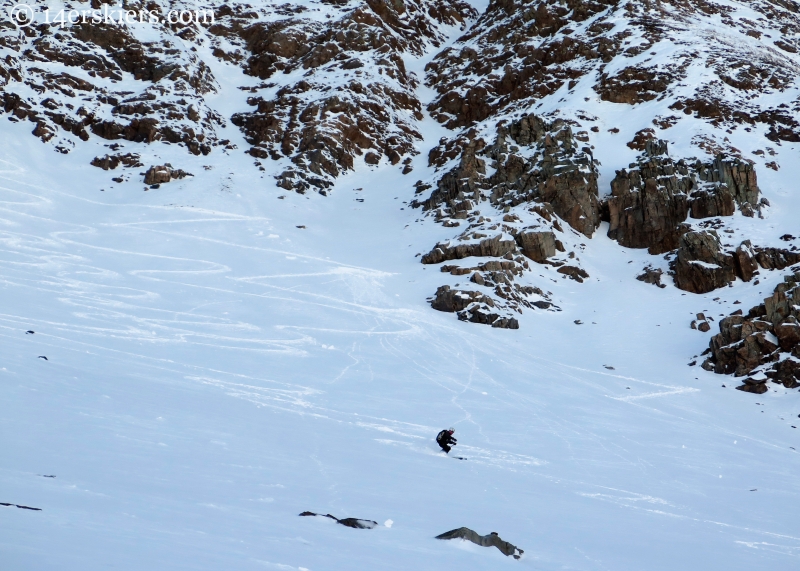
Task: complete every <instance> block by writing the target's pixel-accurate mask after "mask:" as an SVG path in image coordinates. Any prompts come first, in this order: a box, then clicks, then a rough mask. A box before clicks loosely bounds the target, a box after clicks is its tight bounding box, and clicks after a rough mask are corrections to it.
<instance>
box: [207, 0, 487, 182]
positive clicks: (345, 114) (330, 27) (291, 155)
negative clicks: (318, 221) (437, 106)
mask: <svg viewBox="0 0 800 571" xmlns="http://www.w3.org/2000/svg"><path fill="white" fill-rule="evenodd" d="M329 4H330V5H331V7H330V8H329V10H330V12H331V13H330V14H329V19H327V20H323V19H321V18H307V19H303V18H302V17H301V18H297V17H287V18H282V19H278V20H276V21H267V22H264V21H257V22H252V21H251V20H249V18H248V16H247V14H246V13H245V14H240V13H235V12H233V11H232V10H231V9H228V10H226V11H225V12H224V13H223V14H221V18H220V19H219V20H218V21H217V22H216V23H215V25H214V26H213V27H212V28H211V31H212V33H214V34H215V35H216V36H217V37H218V38H219V43H220V44H223V43H229V44H233V45H235V46H237V47H238V48H239V49H240V50H241V51H243V52H245V53H246V54H248V57H247V59H246V60H245V61H244V62H243V67H244V70H245V72H246V73H248V74H249V75H253V76H255V77H258V78H259V79H262V80H272V81H274V79H275V76H276V75H278V74H282V75H284V76H291V74H292V73H293V72H299V71H302V72H303V73H297V74H296V75H295V77H296V78H297V79H296V81H293V82H291V83H289V84H287V85H283V86H282V87H280V88H279V89H276V90H274V91H272V92H269V95H254V96H253V97H250V98H249V99H248V100H247V102H248V104H249V105H250V106H251V109H250V110H247V111H243V112H240V113H236V114H234V115H233V116H232V118H231V121H232V123H233V124H234V125H236V126H238V127H239V128H240V129H241V130H242V132H243V133H244V135H245V138H246V140H247V142H248V144H249V145H250V146H251V147H250V149H249V150H248V152H249V154H250V155H252V156H253V157H255V158H256V159H271V160H275V161H280V160H282V159H286V162H287V165H286V168H285V170H283V172H281V173H280V174H279V175H278V176H277V177H276V180H277V183H278V186H279V187H281V188H285V189H287V190H294V191H297V192H300V193H304V192H307V191H309V190H317V191H322V192H323V193H325V189H327V188H329V187H330V186H331V184H332V181H333V180H334V179H335V178H336V177H337V176H339V175H340V174H341V173H343V172H345V171H347V170H352V169H353V168H354V166H355V164H356V161H358V160H363V161H364V162H365V163H366V164H367V165H377V164H381V163H389V164H392V165H396V164H398V163H400V161H401V160H403V157H407V158H408V157H410V156H411V155H414V154H416V151H415V149H414V145H415V143H416V142H417V141H419V140H421V139H422V135H421V134H420V133H419V132H418V131H417V129H416V126H415V122H416V121H418V120H420V119H422V105H421V103H420V101H419V99H418V98H417V93H416V89H415V88H416V87H417V83H418V82H417V79H416V77H415V76H414V75H413V74H410V73H408V71H407V70H406V68H405V63H404V60H403V56H404V55H412V56H419V55H421V54H422V53H423V51H424V50H425V49H426V46H427V45H428V44H433V45H439V43H440V42H442V41H443V40H444V38H445V36H444V34H443V31H444V29H446V28H447V27H450V26H458V25H461V26H462V27H463V26H464V24H465V23H466V21H467V20H468V19H470V18H472V17H474V16H476V13H475V10H474V9H473V8H472V7H471V6H470V5H469V4H468V3H466V2H463V1H460V0H456V1H454V2H451V1H445V0H418V1H415V2H402V1H386V0H365V1H361V2H356V3H354V4H348V3H339V2H329ZM220 11H222V9H221V10H220ZM332 16H334V17H332ZM331 87H334V89H333V90H331ZM253 91H256V90H255V89H254V90H253ZM403 170H404V172H410V170H411V167H410V166H408V165H407V164H406V167H404V169H403Z"/></svg>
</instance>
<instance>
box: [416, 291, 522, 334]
mask: <svg viewBox="0 0 800 571" xmlns="http://www.w3.org/2000/svg"><path fill="white" fill-rule="evenodd" d="M431 307H432V308H433V309H436V310H438V311H446V312H449V313H456V314H457V315H458V318H459V319H460V320H462V321H471V322H472V323H483V324H485V325H491V326H492V327H499V328H502V329H519V322H518V321H517V319H516V318H514V317H510V316H500V315H499V314H498V313H497V312H496V311H494V310H495V303H494V300H493V299H492V298H491V297H489V296H487V295H484V294H482V293H480V292H477V291H468V290H455V289H451V288H450V286H447V285H445V286H441V287H440V288H438V289H437V290H436V295H435V296H434V298H433V299H432V300H431Z"/></svg>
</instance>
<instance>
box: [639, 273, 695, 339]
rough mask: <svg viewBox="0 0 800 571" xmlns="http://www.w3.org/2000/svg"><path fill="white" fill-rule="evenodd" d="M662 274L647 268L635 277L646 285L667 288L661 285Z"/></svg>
mask: <svg viewBox="0 0 800 571" xmlns="http://www.w3.org/2000/svg"><path fill="white" fill-rule="evenodd" d="M663 274H664V272H663V271H662V270H660V269H654V268H651V267H647V268H645V269H644V271H643V273H641V274H639V275H638V276H636V279H637V280H639V281H640V282H644V283H646V284H653V285H656V286H658V287H660V288H665V287H667V286H666V285H664V284H662V283H661V276H662V275H663ZM692 326H693V327H694V323H693V324H692Z"/></svg>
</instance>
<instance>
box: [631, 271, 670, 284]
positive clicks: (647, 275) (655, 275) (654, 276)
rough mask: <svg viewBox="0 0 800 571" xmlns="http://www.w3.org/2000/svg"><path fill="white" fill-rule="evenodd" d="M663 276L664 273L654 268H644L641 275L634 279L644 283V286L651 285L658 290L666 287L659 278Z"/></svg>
mask: <svg viewBox="0 0 800 571" xmlns="http://www.w3.org/2000/svg"><path fill="white" fill-rule="evenodd" d="M662 275H664V271H663V270H660V269H656V268H651V267H649V266H648V267H646V268H644V270H643V271H642V273H641V274H639V275H638V276H636V279H637V280H639V281H640V282H644V283H646V284H653V285H655V286H658V287H660V288H665V287H667V286H666V285H664V284H662V283H661V276H662Z"/></svg>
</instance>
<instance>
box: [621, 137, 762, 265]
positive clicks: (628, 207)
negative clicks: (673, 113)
mask: <svg viewBox="0 0 800 571" xmlns="http://www.w3.org/2000/svg"><path fill="white" fill-rule="evenodd" d="M644 146H645V151H644V153H643V154H642V155H641V156H640V158H639V160H638V162H637V163H634V164H631V165H630V170H625V169H623V170H619V171H617V173H616V177H615V178H614V180H612V181H611V196H610V197H609V199H608V201H607V208H608V216H609V229H608V237H609V238H611V239H612V240H617V241H618V242H619V244H620V245H621V246H625V247H628V248H647V249H648V251H649V252H650V253H651V254H662V253H664V252H668V251H670V250H674V249H675V248H677V247H678V241H679V239H680V237H681V235H683V234H684V233H685V232H687V231H688V230H689V226H688V225H687V224H685V223H684V222H685V221H686V219H687V217H688V216H689V215H690V214H691V216H692V218H708V217H715V216H731V215H733V213H734V203H736V204H739V205H740V206H742V207H744V206H745V204H747V205H748V206H750V207H755V208H758V206H759V201H758V194H759V189H758V185H757V183H756V175H755V171H754V170H753V167H752V165H750V164H749V163H746V162H744V161H741V160H739V159H737V158H730V159H725V158H722V157H718V158H716V159H715V160H714V161H712V162H710V163H702V162H701V161H687V160H683V159H682V160H678V161H674V160H673V159H672V158H670V157H669V156H668V154H667V143H666V141H661V140H658V139H650V140H647V141H646V143H645V144H644ZM751 210H752V208H751Z"/></svg>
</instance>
